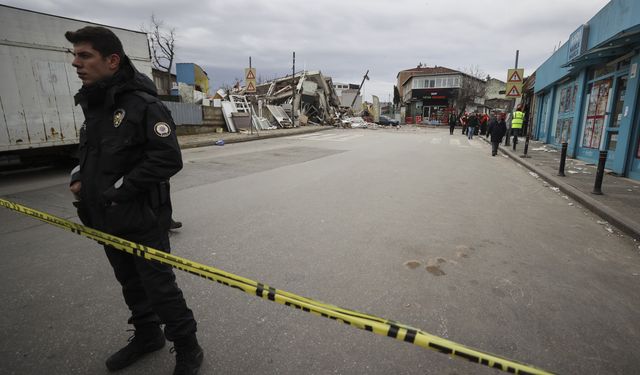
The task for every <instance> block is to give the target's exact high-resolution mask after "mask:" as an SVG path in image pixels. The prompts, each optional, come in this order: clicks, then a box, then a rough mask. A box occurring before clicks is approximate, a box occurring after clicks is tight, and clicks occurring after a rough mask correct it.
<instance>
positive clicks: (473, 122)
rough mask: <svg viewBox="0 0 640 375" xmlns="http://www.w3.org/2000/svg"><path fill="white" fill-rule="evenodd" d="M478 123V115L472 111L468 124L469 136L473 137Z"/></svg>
mask: <svg viewBox="0 0 640 375" xmlns="http://www.w3.org/2000/svg"><path fill="white" fill-rule="evenodd" d="M478 125H479V124H478V116H477V114H476V113H472V114H471V116H469V122H468V124H467V138H469V139H473V133H474V132H475V130H476V127H478Z"/></svg>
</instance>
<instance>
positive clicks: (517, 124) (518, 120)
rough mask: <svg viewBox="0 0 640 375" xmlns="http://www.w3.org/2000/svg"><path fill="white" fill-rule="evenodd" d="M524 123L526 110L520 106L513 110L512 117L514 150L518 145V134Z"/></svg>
mask: <svg viewBox="0 0 640 375" xmlns="http://www.w3.org/2000/svg"><path fill="white" fill-rule="evenodd" d="M523 123H524V112H522V107H521V106H518V108H517V109H516V111H515V112H513V118H512V119H511V131H512V132H513V151H515V150H516V145H517V144H518V135H519V134H520V131H521V129H522V124H523Z"/></svg>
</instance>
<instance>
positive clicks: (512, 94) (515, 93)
mask: <svg viewBox="0 0 640 375" xmlns="http://www.w3.org/2000/svg"><path fill="white" fill-rule="evenodd" d="M505 96H506V97H508V98H519V97H521V96H522V83H507V90H506V94H505Z"/></svg>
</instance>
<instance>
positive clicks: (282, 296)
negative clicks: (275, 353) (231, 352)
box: [0, 199, 551, 375]
mask: <svg viewBox="0 0 640 375" xmlns="http://www.w3.org/2000/svg"><path fill="white" fill-rule="evenodd" d="M0 206H3V207H6V208H8V209H10V210H13V211H17V212H20V213H23V214H26V215H28V216H31V217H34V218H36V219H39V220H41V221H44V222H45V223H49V224H52V225H54V226H57V227H60V228H63V229H66V230H69V231H71V232H73V233H76V234H79V235H82V236H84V237H87V238H90V239H92V240H96V241H98V242H99V243H101V244H104V245H109V246H112V247H114V248H116V249H118V250H122V251H125V252H127V253H129V254H133V255H136V256H139V257H142V258H145V259H147V260H154V261H157V262H160V263H164V264H167V265H170V266H171V267H174V268H177V269H179V270H182V271H186V272H189V273H191V274H193V275H197V276H200V277H203V278H205V279H208V280H211V281H216V282H218V283H220V284H223V285H226V286H229V287H232V288H236V289H240V290H242V291H243V292H245V293H248V294H251V295H256V296H258V297H261V298H263V299H268V300H270V301H274V302H277V303H279V304H282V305H286V306H290V307H293V308H295V309H298V310H302V311H305V312H309V313H312V314H314V315H318V316H323V317H325V318H329V319H332V320H336V321H340V322H342V323H345V324H347V325H350V326H354V327H357V328H360V329H363V330H366V331H370V332H373V333H376V334H378V335H381V336H388V337H392V338H395V339H396V340H400V341H405V342H408V343H412V344H414V345H418V346H421V347H423V348H427V349H432V350H435V351H437V352H440V353H444V354H448V355H449V356H451V357H455V358H460V359H465V360H468V361H470V362H473V363H478V364H481V365H485V366H488V367H491V368H494V369H498V370H502V371H506V372H508V373H512V374H525V375H526V374H551V373H550V372H547V371H544V370H541V369H538V368H535V367H532V366H530V365H527V364H524V363H519V362H516V361H513V360H510V359H506V358H503V357H499V356H497V355H494V354H489V353H486V352H482V351H480V350H476V349H472V348H469V347H467V346H464V345H461V344H458V343H455V342H453V341H450V340H446V339H443V338H441V337H438V336H435V335H432V334H430V333H427V332H424V331H421V330H420V329H417V328H413V327H410V326H408V325H405V324H402V323H398V322H394V321H392V320H387V319H383V318H379V317H377V316H372V315H367V314H363V313H360V312H357V311H353V310H348V309H343V308H341V307H338V306H333V305H329V304H326V303H323V302H320V301H316V300H313V299H309V298H305V297H302V296H298V295H296V294H293V293H289V292H286V291H283V290H278V289H275V288H272V287H270V286H268V285H266V284H262V283H258V282H256V281H253V280H250V279H247V278H244V277H241V276H238V275H234V274H232V273H229V272H225V271H223V270H220V269H218V268H215V267H211V266H207V265H204V264H199V263H196V262H192V261H190V260H188V259H185V258H181V257H178V256H175V255H172V254H168V253H165V252H163V251H159V250H156V249H153V248H150V247H147V246H143V245H140V244H137V243H134V242H131V241H127V240H124V239H122V238H119V237H116V236H112V235H110V234H107V233H104V232H101V231H98V230H95V229H92V228H89V227H85V226H84V225H81V224H77V223H74V222H71V221H69V220H65V219H62V218H60V217H57V216H54V215H50V214H47V213H44V212H41V211H37V210H34V209H31V208H29V207H26V206H23V205H20V204H17V203H13V202H10V201H7V200H5V199H0Z"/></svg>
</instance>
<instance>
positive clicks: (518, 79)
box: [507, 69, 524, 83]
mask: <svg viewBox="0 0 640 375" xmlns="http://www.w3.org/2000/svg"><path fill="white" fill-rule="evenodd" d="M522 77H524V69H509V70H508V72H507V82H512V83H522Z"/></svg>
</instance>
